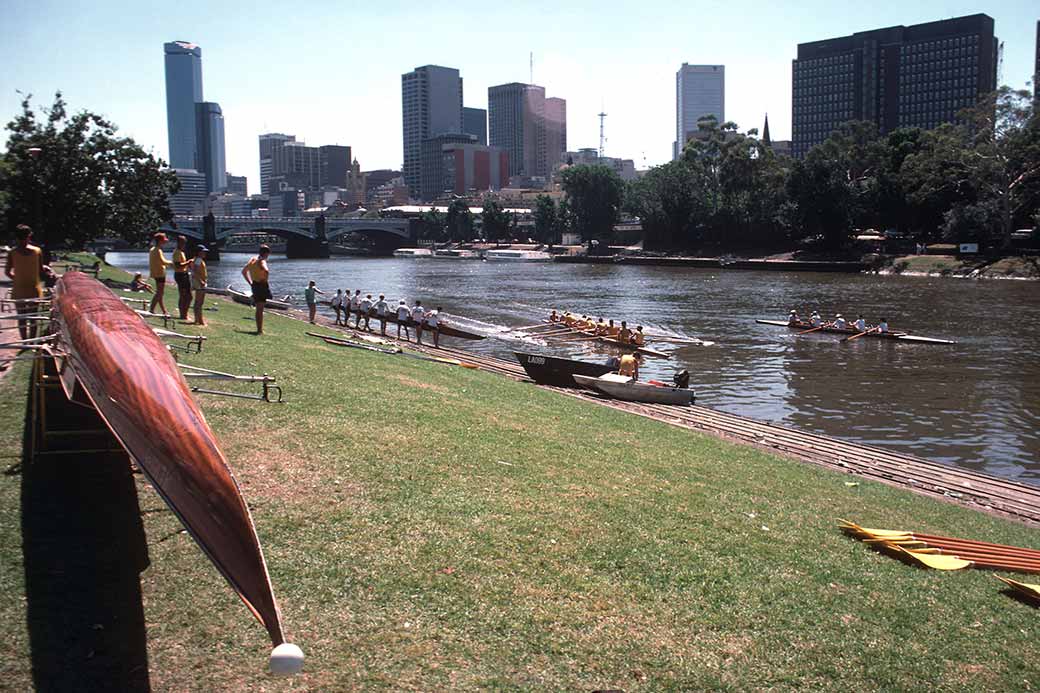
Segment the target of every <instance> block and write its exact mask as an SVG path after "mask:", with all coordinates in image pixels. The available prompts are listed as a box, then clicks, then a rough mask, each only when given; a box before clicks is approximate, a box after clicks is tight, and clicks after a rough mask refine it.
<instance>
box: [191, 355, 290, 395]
mask: <svg viewBox="0 0 1040 693" xmlns="http://www.w3.org/2000/svg"><path fill="white" fill-rule="evenodd" d="M178 365H180V367H181V368H182V369H183V370H184V371H185V372H184V377H185V378H198V379H203V380H225V381H230V382H238V383H260V385H261V388H262V390H261V394H259V395H247V394H244V393H241V392H228V391H226V390H208V389H205V388H201V387H196V386H192V387H191V391H192V392H200V393H202V394H205V395H223V396H224V397H238V398H239V399H255V400H259V401H261V402H270V403H271V404H283V403H284V402H285V400H283V399H282V388H281V387H279V386H277V385H275V384H274V383H275V378H274V376H271V375H267V374H266V373H264V374H263V375H235V374H233V373H222V372H220V371H211V370H209V369H208V368H199V367H198V366H190V365H188V364H186V363H181V364H178ZM272 395H274V396H275V397H276V398H277V399H272V398H271V397H272Z"/></svg>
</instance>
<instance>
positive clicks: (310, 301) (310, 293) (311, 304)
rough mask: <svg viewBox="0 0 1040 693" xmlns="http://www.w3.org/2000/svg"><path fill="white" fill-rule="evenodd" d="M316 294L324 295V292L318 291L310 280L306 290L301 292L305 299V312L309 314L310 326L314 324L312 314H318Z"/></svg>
mask: <svg viewBox="0 0 1040 693" xmlns="http://www.w3.org/2000/svg"><path fill="white" fill-rule="evenodd" d="M316 294H321V295H322V296H324V295H325V292H324V291H322V290H321V289H319V288H318V287H317V286H316V285H315V284H314V280H313V279H312V280H311V282H310V284H308V285H307V288H306V289H304V290H303V296H304V298H306V299H307V312H308V313H310V320H311V324H312V325H313V324H314V314H315V313H317V312H318V297H317V295H316Z"/></svg>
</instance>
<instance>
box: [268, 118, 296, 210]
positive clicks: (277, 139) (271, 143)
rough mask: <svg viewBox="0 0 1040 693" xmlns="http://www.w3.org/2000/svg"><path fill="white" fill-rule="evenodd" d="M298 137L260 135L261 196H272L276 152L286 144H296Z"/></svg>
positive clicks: (270, 133) (278, 133)
mask: <svg viewBox="0 0 1040 693" xmlns="http://www.w3.org/2000/svg"><path fill="white" fill-rule="evenodd" d="M295 141H296V135H283V134H282V133H280V132H269V133H267V134H266V135H260V194H261V195H270V194H271V176H272V175H273V174H272V171H273V167H274V152H275V149H276V148H278V147H280V146H281V145H282V144H284V143H285V142H295Z"/></svg>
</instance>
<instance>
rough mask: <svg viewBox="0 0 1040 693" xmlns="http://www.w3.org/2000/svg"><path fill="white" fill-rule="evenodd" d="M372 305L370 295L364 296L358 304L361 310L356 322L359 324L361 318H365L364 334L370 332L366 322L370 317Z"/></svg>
mask: <svg viewBox="0 0 1040 693" xmlns="http://www.w3.org/2000/svg"><path fill="white" fill-rule="evenodd" d="M372 303H373V301H372V294H366V295H365V297H364V298H363V299H361V303H360V306H359V307H360V308H361V313H360V314H359V315H358V322H361V316H362V315H363V316H365V331H366V332H369V331H371V330H369V327H368V321H369V319H370V318H371V317H372Z"/></svg>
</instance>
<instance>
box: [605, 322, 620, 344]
mask: <svg viewBox="0 0 1040 693" xmlns="http://www.w3.org/2000/svg"><path fill="white" fill-rule="evenodd" d="M620 330H621V328H619V327H618V326H617V325H615V324H614V320H613V319H611V320H608V321H607V336H608V337H610V338H612V339H617V336H618V332H619V331H620Z"/></svg>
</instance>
